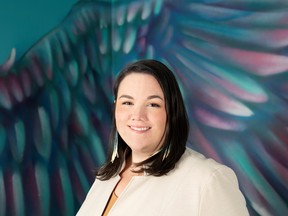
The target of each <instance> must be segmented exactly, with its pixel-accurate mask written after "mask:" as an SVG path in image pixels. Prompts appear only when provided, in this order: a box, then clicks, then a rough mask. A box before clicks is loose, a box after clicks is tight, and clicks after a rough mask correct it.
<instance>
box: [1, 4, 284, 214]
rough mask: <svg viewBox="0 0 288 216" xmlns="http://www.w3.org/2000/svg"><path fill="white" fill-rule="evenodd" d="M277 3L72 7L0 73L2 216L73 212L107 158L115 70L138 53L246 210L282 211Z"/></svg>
mask: <svg viewBox="0 0 288 216" xmlns="http://www.w3.org/2000/svg"><path fill="white" fill-rule="evenodd" d="M287 7H288V4H287V3H286V2H285V1H281V0H277V1H275V0H274V1H272V0H271V1H270V0H266V1H261V2H257V4H256V3H255V4H254V3H251V2H250V1H247V0H238V1H235V2H233V3H232V2H231V1H225V0H222V1H221V0H218V1H217V0H215V1H204V0H201V1H187V0H186V1H184V0H180V1H177V2H176V1H172V0H171V1H168V0H166V1H164V0H163V1H152V0H151V1H127V2H122V1H113V2H109V1H80V2H79V3H78V4H76V5H75V6H74V7H73V8H72V10H71V12H70V14H68V16H67V18H66V19H65V20H64V21H63V23H61V24H60V25H59V27H58V28H56V29H54V30H53V31H51V32H50V33H48V34H47V35H46V36H45V37H43V38H42V39H41V40H40V41H39V42H38V43H36V44H35V45H34V46H33V47H32V48H31V49H30V50H29V51H28V52H27V53H26V54H25V55H24V56H23V58H22V59H20V60H19V61H18V62H16V63H15V65H14V66H11V65H9V64H6V65H8V66H9V67H2V68H4V69H5V72H4V73H2V74H3V76H1V79H0V90H1V91H0V107H1V114H0V115H1V122H0V124H1V125H0V131H1V132H0V139H1V140H0V156H1V157H0V158H1V159H0V161H1V167H0V189H1V191H5V193H1V195H0V202H1V203H0V205H1V206H6V208H1V209H0V215H2V214H3V215H5V213H6V214H8V215H13V214H15V215H16V214H17V215H21V214H23V215H24V214H25V213H26V214H29V215H33V214H34V215H50V214H53V215H73V214H75V212H76V211H77V209H78V208H79V205H80V204H81V202H82V201H83V199H84V197H85V194H86V192H87V190H88V188H89V186H90V184H91V182H92V181H93V168H94V167H95V166H97V165H99V164H101V163H102V162H103V161H104V159H105V152H106V149H107V147H106V146H107V139H108V133H109V129H110V123H111V104H112V101H113V98H111V97H112V93H111V88H112V87H111V86H112V83H113V80H114V77H115V74H116V73H117V72H118V71H119V70H120V69H121V68H122V67H123V65H124V64H126V63H128V62H131V61H133V60H136V59H139V58H156V59H159V60H162V61H164V62H165V63H167V64H168V65H169V66H170V67H171V68H172V69H173V70H174V71H175V73H176V76H177V78H178V80H179V82H180V85H181V89H182V92H183V95H184V98H185V102H186V105H187V110H188V114H189V118H190V124H191V131H190V132H191V136H190V138H189V145H190V146H192V148H194V149H196V150H198V151H200V152H203V153H204V154H205V155H207V156H210V157H213V158H215V159H216V160H218V161H220V162H222V163H225V164H226V165H228V166H230V167H232V168H233V169H234V170H235V172H236V174H237V175H238V178H239V181H240V187H241V190H242V191H243V193H244V195H245V197H246V200H247V204H248V207H249V211H250V213H251V215H285V213H287V212H288V210H287V200H288V197H287V194H288V193H287V192H288V191H287V180H288V174H287V165H288V164H287V159H286V158H287V157H286V155H287V147H286V146H287V123H288V121H287V120H288V119H287V117H286V110H287V89H288V88H287V79H288V75H287V68H288V61H287V43H288V41H287V37H286V35H287V20H288V19H287V17H288V12H287V11H288V10H287ZM7 68H8V69H7ZM4 69H3V71H4ZM2 189H3V190H2ZM11 209H12V210H11Z"/></svg>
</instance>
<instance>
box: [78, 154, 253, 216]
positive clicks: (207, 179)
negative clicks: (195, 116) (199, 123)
mask: <svg viewBox="0 0 288 216" xmlns="http://www.w3.org/2000/svg"><path fill="white" fill-rule="evenodd" d="M119 179H120V177H119V176H116V177H114V178H112V179H110V180H107V181H99V180H98V179H96V180H95V182H94V184H93V185H92V187H91V189H90V191H89V192H88V194H87V196H86V199H85V201H84V203H83V204H82V206H81V208H80V209H79V211H78V213H77V216H101V214H102V212H103V210H104V208H105V206H106V203H107V201H108V199H109V197H110V194H111V193H112V191H113V189H114V187H115V186H116V184H117V182H118V181H119ZM189 215H190V216H246V215H249V214H248V211H247V208H246V203H245V199H244V197H243V195H242V193H241V192H240V190H239V187H238V181H237V178H236V175H235V173H234V172H233V171H232V170H231V169H230V168H228V167H226V166H224V165H221V164H219V163H217V162H215V161H214V160H212V159H207V158H205V157H204V156H203V155H202V154H199V153H197V152H195V151H193V150H191V149H189V148H187V149H186V151H185V153H184V154H183V156H182V157H181V159H180V160H179V162H178V163H177V164H176V167H175V168H174V169H173V170H172V171H170V172H169V173H168V174H167V175H165V176H161V177H155V176H148V175H147V176H145V175H144V176H135V177H133V178H132V179H131V181H130V182H129V184H128V185H127V187H126V188H125V189H124V191H123V192H122V194H121V195H120V196H119V197H118V199H117V201H116V202H115V204H114V206H113V207H112V208H111V210H110V212H109V216H189Z"/></svg>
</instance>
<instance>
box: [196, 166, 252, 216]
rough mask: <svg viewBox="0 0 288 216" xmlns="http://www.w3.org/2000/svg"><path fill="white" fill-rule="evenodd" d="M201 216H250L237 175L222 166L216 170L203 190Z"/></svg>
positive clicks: (205, 183)
mask: <svg viewBox="0 0 288 216" xmlns="http://www.w3.org/2000/svg"><path fill="white" fill-rule="evenodd" d="M199 209H200V210H199V216H213V215H221V216H246V215H249V213H248V210H247V208H246V203H245V199H244V197H243V195H242V193H241V191H240V190H239V186H238V181H237V177H236V175H235V173H234V172H233V171H232V170H231V169H230V168H228V167H225V166H221V167H220V168H218V169H216V170H214V171H213V172H212V173H211V175H210V177H209V178H208V179H207V181H205V182H204V185H203V187H202V190H201V200H200V208H199Z"/></svg>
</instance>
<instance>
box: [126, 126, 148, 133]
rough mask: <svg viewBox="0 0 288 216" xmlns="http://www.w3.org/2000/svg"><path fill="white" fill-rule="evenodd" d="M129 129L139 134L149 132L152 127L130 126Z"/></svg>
mask: <svg viewBox="0 0 288 216" xmlns="http://www.w3.org/2000/svg"><path fill="white" fill-rule="evenodd" d="M129 128H130V129H132V130H133V131H137V132H146V131H148V130H149V129H150V128H151V127H136V126H129Z"/></svg>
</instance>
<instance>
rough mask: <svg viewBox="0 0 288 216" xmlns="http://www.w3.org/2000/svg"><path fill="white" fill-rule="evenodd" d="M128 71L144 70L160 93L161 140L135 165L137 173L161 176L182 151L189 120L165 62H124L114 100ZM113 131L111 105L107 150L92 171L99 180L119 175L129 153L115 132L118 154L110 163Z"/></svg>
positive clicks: (129, 150) (116, 84) (140, 71)
mask: <svg viewBox="0 0 288 216" xmlns="http://www.w3.org/2000/svg"><path fill="white" fill-rule="evenodd" d="M131 73H145V74H150V75H152V76H153V77H154V78H155V79H156V80H157V81H158V83H159V84H160V86H161V88H162V91H163V93H164V98H165V107H166V113H167V123H166V128H165V136H164V142H163V145H162V148H161V149H162V150H161V151H160V152H159V153H157V154H155V155H153V156H152V157H150V158H148V159H146V160H145V161H143V162H141V163H138V164H137V166H139V167H141V170H140V171H141V172H143V171H144V172H145V173H146V174H148V175H154V176H161V175H165V174H167V173H168V172H169V171H170V170H172V169H173V168H174V167H175V164H176V163H177V161H178V160H179V159H180V157H181V156H182V154H183V153H184V151H185V146H186V142H187V138H188V133H189V121H188V118H187V113H186V109H185V105H184V102H183V98H182V95H181V92H180V89H179V86H178V83H177V80H176V78H175V76H174V74H173V73H172V71H171V70H170V69H169V68H168V67H167V66H166V65H164V64H163V63H161V62H159V61H157V60H140V61H136V62H134V63H132V64H129V65H127V66H126V67H124V68H123V70H122V71H121V72H120V73H119V75H118V77H117V79H116V81H115V84H114V97H115V99H116V98H117V94H118V88H119V85H120V83H121V82H122V80H123V79H124V78H125V77H126V76H127V75H129V74H131ZM116 134H117V129H116V123H115V106H114V112H113V123H112V130H111V135H110V142H109V148H110V149H109V151H108V156H107V160H106V163H105V164H104V165H103V166H102V167H100V168H99V169H98V170H97V172H96V176H97V178H98V179H100V180H108V179H110V178H111V177H113V176H115V175H117V174H119V172H120V171H121V168H122V166H123V163H124V161H125V155H127V151H128V153H129V152H131V149H130V148H129V147H128V145H127V144H126V143H125V142H124V140H123V139H122V138H121V136H120V135H118V155H119V157H116V158H115V160H114V162H113V163H112V162H111V156H112V153H113V145H114V140H115V135H116ZM167 148H169V149H170V151H169V154H168V155H167V157H166V158H165V159H164V160H163V157H164V154H165V150H166V149H167Z"/></svg>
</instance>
